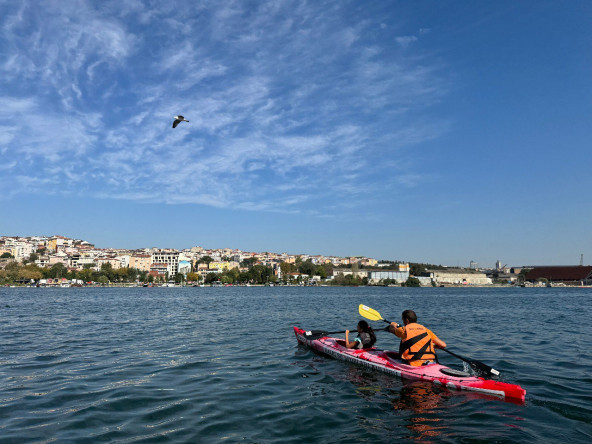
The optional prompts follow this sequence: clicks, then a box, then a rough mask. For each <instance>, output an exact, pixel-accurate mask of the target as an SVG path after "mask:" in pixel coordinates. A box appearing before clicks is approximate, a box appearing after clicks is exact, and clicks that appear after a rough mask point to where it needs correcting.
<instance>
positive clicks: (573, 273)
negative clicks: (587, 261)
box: [525, 265, 592, 285]
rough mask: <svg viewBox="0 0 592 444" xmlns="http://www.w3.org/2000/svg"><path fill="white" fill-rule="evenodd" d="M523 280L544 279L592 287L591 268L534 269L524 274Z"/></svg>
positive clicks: (555, 267) (578, 266) (554, 267)
mask: <svg viewBox="0 0 592 444" xmlns="http://www.w3.org/2000/svg"><path fill="white" fill-rule="evenodd" d="M525 279H526V280H527V281H530V282H535V281H537V280H540V279H546V280H547V281H548V282H556V283H559V282H561V283H563V284H566V285H592V266H590V265H588V266H583V265H574V266H543V267H534V268H533V269H532V270H530V271H529V272H528V273H526V276H525Z"/></svg>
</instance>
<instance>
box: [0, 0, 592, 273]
mask: <svg viewBox="0 0 592 444" xmlns="http://www.w3.org/2000/svg"><path fill="white" fill-rule="evenodd" d="M0 17H1V18H0V31H1V32H0V47H2V48H3V49H2V51H0V71H1V72H2V76H0V85H1V86H2V88H1V89H0V99H1V100H2V103H3V107H2V109H0V207H1V208H2V216H1V217H0V233H2V234H4V235H22V236H26V235H30V233H46V234H47V235H48V236H51V235H53V234H56V233H67V234H68V235H69V236H71V237H73V238H78V239H85V240H89V241H91V242H93V243H94V244H95V245H97V246H104V248H107V247H111V246H119V247H121V248H127V249H138V248H146V247H147V246H148V245H160V246H162V248H175V249H182V248H186V245H200V244H207V245H228V246H232V248H237V249H240V250H243V251H270V252H271V251H273V252H296V253H294V254H298V253H297V252H302V253H306V254H311V255H326V256H342V257H346V256H365V257H373V258H376V259H379V260H407V261H410V262H421V263H432V264H442V265H449V266H458V265H460V266H464V267H467V266H468V265H469V263H470V261H475V262H476V263H478V264H479V265H480V266H483V267H493V266H494V264H495V262H496V261H497V260H501V261H502V262H503V263H508V264H511V265H515V266H519V265H526V264H554V265H573V264H579V262H580V255H581V254H584V260H585V261H588V262H589V258H590V257H592V238H591V236H590V234H589V222H590V220H592V209H590V206H589V205H587V203H588V202H589V197H588V194H589V192H588V190H589V189H590V188H591V187H592V176H591V175H590V174H589V165H588V163H589V162H586V161H585V160H586V159H588V158H589V147H590V142H591V141H590V131H589V128H590V127H592V112H591V111H592V109H591V107H592V105H591V104H592V88H590V86H591V80H590V72H591V71H592V62H591V61H590V58H589V54H588V49H589V48H590V46H591V44H592V31H591V30H590V27H589V20H590V18H591V17H592V4H591V3H590V2H585V1H574V2H570V3H568V4H558V3H556V2H552V1H541V2H536V4H532V3H528V4H527V3H524V4H512V3H509V2H508V3H493V4H488V3H485V2H476V3H475V2H470V3H468V2H460V1H453V2H447V3H446V4H439V3H434V2H422V1H420V2H412V3H395V2H375V1H368V2H363V3H360V2H355V1H343V2H324V1H323V2H314V3H307V2H303V1H297V0H294V1H292V0H289V1H285V2H280V3H278V2H272V1H260V2H222V3H220V2H214V1H205V2H202V3H200V5H199V6H194V5H190V4H189V5H188V4H186V3H181V2H179V3H176V2H167V3H160V4H157V5H149V4H147V3H144V2H131V1H129V2H128V1H120V2H112V1H105V2H101V3H100V4H95V3H93V2H87V1H83V0H80V1H76V2H66V3H53V4H49V3H46V2H40V1H27V0H24V1H22V2H18V3H11V2H4V3H1V4H0ZM176 115H183V116H185V118H186V119H187V120H189V122H183V123H182V124H180V125H179V126H178V127H177V128H175V129H173V128H172V127H171V126H172V122H173V117H174V116H176ZM221 248H224V247H221Z"/></svg>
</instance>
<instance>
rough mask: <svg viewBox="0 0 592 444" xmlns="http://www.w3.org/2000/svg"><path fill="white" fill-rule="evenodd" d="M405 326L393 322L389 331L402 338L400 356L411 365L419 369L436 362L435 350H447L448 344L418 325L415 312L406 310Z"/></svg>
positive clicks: (404, 314)
mask: <svg viewBox="0 0 592 444" xmlns="http://www.w3.org/2000/svg"><path fill="white" fill-rule="evenodd" d="M402 319H403V325H402V326H401V325H399V324H397V323H396V322H391V324H390V325H389V331H390V332H391V333H392V334H394V335H395V336H397V337H399V338H401V345H400V346H399V355H400V357H401V359H403V360H404V361H407V363H408V364H409V365H412V366H414V367H419V366H422V365H427V364H431V363H432V362H434V361H436V352H435V350H434V348H446V343H445V342H444V341H442V340H441V339H440V338H438V336H436V335H435V334H434V333H432V331H431V330H430V329H429V328H426V327H424V326H423V325H421V324H418V323H417V315H416V314H415V312H414V311H413V310H405V311H404V312H403V315H402Z"/></svg>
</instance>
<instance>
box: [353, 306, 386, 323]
mask: <svg viewBox="0 0 592 444" xmlns="http://www.w3.org/2000/svg"><path fill="white" fill-rule="evenodd" d="M359 311H360V315H362V316H364V317H365V318H366V319H370V320H371V321H384V319H383V318H382V316H380V313H378V312H377V311H376V310H374V309H373V308H370V307H368V306H367V305H364V304H360V308H359Z"/></svg>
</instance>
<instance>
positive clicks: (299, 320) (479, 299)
mask: <svg viewBox="0 0 592 444" xmlns="http://www.w3.org/2000/svg"><path fill="white" fill-rule="evenodd" d="M591 302H592V290H591V289H577V288H574V289H546V288H545V289H529V288H528V289H527V288H522V289H470V288H461V289H448V288H434V289H432V288H425V289H413V288H409V289H406V288H365V287H359V288H329V287H321V288H311V287H308V288H295V287H266V288H254V287H243V288H239V287H228V288H127V289H114V288H96V289H83V288H64V289H39V288H4V289H0V314H1V327H0V334H1V338H2V341H1V343H0V441H3V442H51V441H57V442H68V441H70V442H73V441H75V442H104V441H110V442H134V441H143V442H155V441H158V442H160V441H170V442H222V441H225V442H259V443H272V442H277V443H280V442H281V443H285V442H308V443H312V442H319V443H320V442H322V443H327V442H367V443H377V442H384V443H388V442H395V441H399V440H423V441H434V442H436V441H437V442H459V441H460V442H462V441H496V442H553V441H556V442H559V441H563V440H565V441H569V442H590V441H592V371H591V370H590V369H591V367H592V355H591V353H590V350H592V340H591V337H592V311H591V309H590V304H591ZM360 303H364V304H366V305H369V306H370V307H373V308H375V309H377V310H378V311H380V313H381V314H382V315H383V316H384V317H385V318H387V319H392V320H399V318H400V313H401V312H402V311H403V310H404V309H407V308H411V309H414V310H415V311H416V312H417V313H418V316H419V322H420V323H423V324H425V325H427V326H428V327H430V328H431V329H432V330H434V332H435V333H436V334H437V335H438V336H439V337H440V338H442V339H443V340H445V341H446V342H447V343H448V347H449V348H450V350H453V351H456V352H457V353H458V354H461V355H466V356H468V357H471V358H474V359H478V360H481V361H483V362H485V363H487V364H489V365H491V366H493V367H495V368H496V369H498V370H500V371H501V373H502V375H501V378H502V380H504V381H506V382H513V383H517V384H520V385H521V386H522V387H524V388H525V389H526V391H527V395H526V402H525V403H524V404H523V405H517V404H513V403H508V402H504V401H502V400H498V399H492V398H483V397H479V396H476V395H471V394H467V393H464V392H463V393H460V392H456V391H447V390H445V389H442V388H437V387H434V386H432V385H431V384H425V383H409V382H404V381H401V380H399V379H396V378H393V377H390V376H387V375H384V374H379V373H375V372H372V371H371V370H368V369H365V368H361V367H356V366H355V365H352V364H349V363H345V362H343V361H337V360H334V359H331V358H328V357H323V356H320V355H317V354H314V353H313V352H311V351H310V350H308V349H306V348H303V347H302V346H298V344H297V342H296V340H295V337H294V334H293V331H292V326H293V325H298V326H301V327H304V328H309V329H328V330H341V329H346V328H355V325H356V323H357V321H358V319H360V316H359V315H358V313H357V309H358V305H359V304H360ZM374 325H375V326H376V327H382V326H383V325H380V323H374ZM378 340H379V342H378V344H377V345H378V346H381V347H385V348H391V347H392V348H397V346H398V344H397V340H396V338H395V337H394V336H393V335H390V334H388V333H386V332H379V333H378ZM439 357H440V361H441V362H442V363H445V364H447V365H450V366H452V367H455V368H462V362H460V361H458V360H457V359H456V358H454V357H452V356H450V355H447V354H444V353H441V352H440V354H439Z"/></svg>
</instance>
